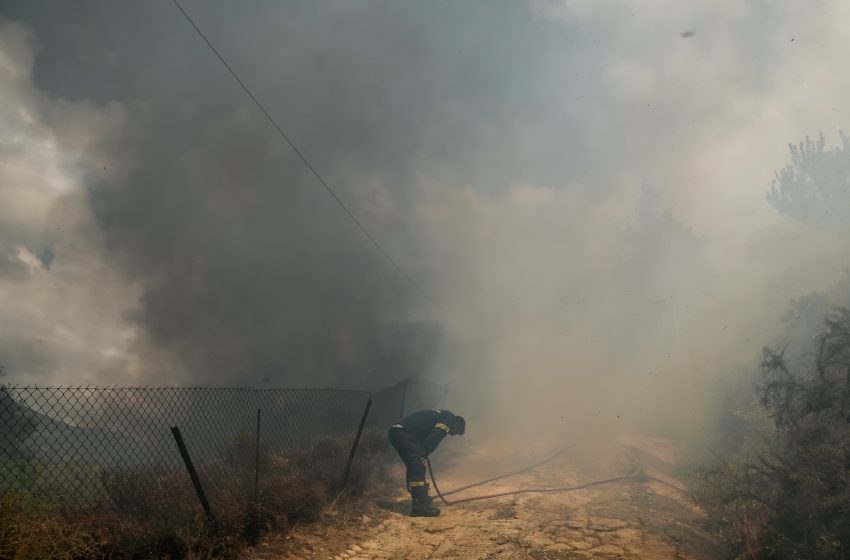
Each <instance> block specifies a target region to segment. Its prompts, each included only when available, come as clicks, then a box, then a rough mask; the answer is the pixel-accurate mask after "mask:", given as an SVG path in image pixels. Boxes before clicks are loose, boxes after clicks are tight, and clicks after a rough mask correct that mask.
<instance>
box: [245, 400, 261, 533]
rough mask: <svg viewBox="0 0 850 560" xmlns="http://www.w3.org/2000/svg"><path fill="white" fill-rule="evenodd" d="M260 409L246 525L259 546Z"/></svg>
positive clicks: (258, 410)
mask: <svg viewBox="0 0 850 560" xmlns="http://www.w3.org/2000/svg"><path fill="white" fill-rule="evenodd" d="M259 502H260V409H259V408H257V439H256V442H255V447H254V499H253V501H252V502H251V507H250V510H249V512H248V523H247V526H246V530H247V536H248V539H249V540H250V542H251V546H257V539H258V538H259V536H260V522H259V515H260V514H259V508H260V503H259Z"/></svg>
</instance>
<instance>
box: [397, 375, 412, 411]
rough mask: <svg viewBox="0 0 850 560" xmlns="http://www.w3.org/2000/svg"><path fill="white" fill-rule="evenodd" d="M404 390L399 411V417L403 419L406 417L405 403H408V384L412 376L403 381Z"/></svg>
mask: <svg viewBox="0 0 850 560" xmlns="http://www.w3.org/2000/svg"><path fill="white" fill-rule="evenodd" d="M403 383H404V390H403V391H402V393H401V408H400V409H399V411H398V419H399V420H401V419H402V418H404V405H405V404H406V403H407V384H408V383H410V378H407V379H405V380H404V381H403Z"/></svg>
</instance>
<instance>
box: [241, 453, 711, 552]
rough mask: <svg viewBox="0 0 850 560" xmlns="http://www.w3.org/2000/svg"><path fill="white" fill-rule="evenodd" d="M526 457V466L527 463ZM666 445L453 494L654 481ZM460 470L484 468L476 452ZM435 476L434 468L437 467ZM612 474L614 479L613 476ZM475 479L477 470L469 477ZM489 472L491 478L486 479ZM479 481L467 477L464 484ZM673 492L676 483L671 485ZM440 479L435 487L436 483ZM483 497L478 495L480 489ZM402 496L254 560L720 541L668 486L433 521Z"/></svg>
mask: <svg viewBox="0 0 850 560" xmlns="http://www.w3.org/2000/svg"><path fill="white" fill-rule="evenodd" d="M531 459H533V458H527V459H526V462H527V463H528V462H533V461H532V460H531ZM672 461H673V452H672V449H671V446H669V445H668V444H666V443H665V442H658V441H651V440H645V439H644V440H631V441H619V442H618V443H617V444H615V445H613V446H612V445H609V446H606V447H604V448H602V447H596V448H592V449H587V447H586V446H585V449H584V450H582V451H581V452H580V453H578V452H576V453H568V454H565V455H564V456H563V457H560V458H558V459H556V460H554V461H552V462H550V463H547V464H546V465H545V466H543V467H539V468H537V469H534V470H532V471H530V472H528V473H525V474H523V475H520V476H516V477H512V478H510V479H506V480H503V481H499V482H496V483H492V484H489V485H487V486H486V487H484V488H483V489H474V490H469V491H467V492H465V493H463V494H460V495H461V496H467V495H475V494H482V493H491V492H500V491H509V490H515V489H519V488H541V487H555V486H563V485H565V484H580V483H584V482H589V481H591V480H597V479H601V478H607V477H610V476H617V474H622V473H623V472H624V471H626V470H628V469H629V468H632V466H633V465H634V464H635V463H640V464H641V465H642V466H644V467H646V468H647V469H649V471H650V472H652V473H653V474H656V475H658V476H661V477H665V475H664V474H662V473H669V472H670V470H671V467H672ZM464 463H467V464H468V465H477V466H478V469H476V470H480V468H481V465H485V466H487V465H492V464H493V463H492V457H491V456H489V455H488V454H487V453H485V451H483V450H479V451H477V452H472V453H469V454H467V455H466V457H465V459H464ZM435 468H436V469H437V473H438V475H439V474H441V469H440V467H438V466H436V465H435ZM471 471H472V468H471V467H470V468H464V465H463V464H455V465H451V466H450V467H449V468H447V469H446V471H445V473H444V474H445V476H444V477H442V478H443V479H444V482H443V484H444V485H445V488H443V489H444V490H449V489H450V488H451V487H452V486H454V487H457V486H460V485H461V484H464V483H466V482H467V480H462V479H458V478H456V477H453V476H452V475H453V474H454V473H460V472H464V473H469V472H471ZM618 471H619V472H618ZM476 474H479V473H476ZM491 474H492V473H491ZM480 478H482V477H481V476H470V477H469V481H472V480H473V479H480ZM665 479H666V480H669V482H670V483H672V484H673V485H676V484H677V481H675V479H672V478H669V475H668V477H667V478H665ZM438 482H439V480H438ZM485 490H486V491H485ZM408 509H409V502H408V500H407V498H406V496H404V495H403V494H402V493H399V494H398V495H397V496H394V497H392V498H391V499H389V500H382V499H372V500H368V501H366V502H365V505H364V509H363V510H361V511H358V512H357V514H356V515H354V516H350V517H349V518H347V519H345V520H342V521H340V522H339V523H336V524H331V525H330V526H327V527H324V528H322V529H307V530H304V531H296V532H295V533H293V534H292V535H290V536H289V537H288V546H286V548H287V549H288V551H287V552H277V551H276V550H275V549H277V550H280V549H279V548H278V547H276V546H275V545H274V544H271V545H268V546H267V547H266V550H265V551H263V550H261V549H259V550H258V552H257V553H256V554H255V555H254V556H250V557H252V558H286V559H295V558H328V559H334V560H336V559H346V560H378V559H411V560H425V559H437V558H445V559H464V560H472V559H481V560H485V559H488V560H489V559H499V558H529V559H535V560H543V559H576V558H644V559H649V560H655V559H658V560H662V559H663V560H672V559H683V560H684V559H688V560H709V559H713V558H720V557H721V552H720V549H719V546H718V544H717V543H716V541H715V540H714V539H713V537H712V536H711V535H708V534H706V533H705V532H703V531H702V530H701V529H699V523H700V520H701V514H700V512H699V511H698V510H697V509H696V508H694V507H693V505H692V504H691V503H690V502H689V501H688V500H687V499H686V498H685V497H684V495H683V494H682V493H681V492H679V491H677V490H675V489H674V488H672V487H670V486H668V485H665V484H660V483H658V482H649V483H644V484H635V483H629V484H611V485H607V486H601V487H596V488H591V489H586V490H581V491H576V492H571V493H564V494H526V495H520V496H516V497H505V498H498V499H491V500H485V501H479V502H471V503H466V504H459V505H456V506H452V507H447V508H444V509H443V515H441V516H440V517H438V518H430V519H426V518H410V517H408V516H407V515H406V513H407V511H408Z"/></svg>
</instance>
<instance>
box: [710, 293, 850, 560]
mask: <svg viewBox="0 0 850 560" xmlns="http://www.w3.org/2000/svg"><path fill="white" fill-rule="evenodd" d="M761 368H762V375H763V378H762V384H761V385H760V386H759V388H758V391H759V403H760V405H761V407H762V410H761V412H762V413H763V414H764V415H766V417H767V418H769V419H770V420H771V426H770V429H769V430H768V431H762V433H760V434H758V436H757V437H753V438H749V439H747V440H746V443H744V444H742V445H741V446H740V448H739V449H738V450H737V452H736V454H735V455H734V456H733V457H731V458H724V459H722V460H720V461H719V462H718V463H717V464H715V465H714V466H712V467H711V468H703V469H699V470H697V471H696V472H695V476H694V494H695V497H696V498H697V501H698V502H699V503H700V504H701V505H702V506H703V507H704V508H705V509H706V510H707V512H708V513H709V520H710V523H711V524H712V525H713V526H714V528H715V529H716V530H718V531H719V532H721V533H722V534H723V535H724V536H725V537H726V540H727V542H728V543H729V546H730V548H731V550H732V551H733V552H736V553H742V556H740V557H744V558H753V559H754V558H775V559H809V560H837V559H839V558H847V557H848V555H850V310H848V309H844V308H842V309H838V310H836V311H835V312H834V313H833V314H832V315H831V316H830V317H829V318H828V319H827V320H826V322H825V325H824V327H823V330H822V332H821V333H820V334H819V335H818V336H817V338H816V340H815V344H814V346H813V349H812V351H810V352H806V353H803V354H801V355H799V356H796V357H791V356H787V355H786V348H785V347H780V348H777V349H768V348H765V349H764V350H763V357H762V362H761ZM742 551H743V552H742Z"/></svg>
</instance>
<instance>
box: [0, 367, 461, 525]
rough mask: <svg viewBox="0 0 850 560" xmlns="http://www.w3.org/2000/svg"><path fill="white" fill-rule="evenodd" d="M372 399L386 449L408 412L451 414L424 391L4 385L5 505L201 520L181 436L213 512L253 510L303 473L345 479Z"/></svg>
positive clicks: (0, 448) (410, 386) (435, 390)
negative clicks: (26, 499)
mask: <svg viewBox="0 0 850 560" xmlns="http://www.w3.org/2000/svg"><path fill="white" fill-rule="evenodd" d="M370 398H372V400H373V402H372V403H371V404H372V406H371V412H370V413H369V415H368V417H367V420H368V423H367V428H373V429H372V432H373V433H374V434H375V435H374V437H376V438H381V437H384V431H385V429H386V427H388V426H389V425H391V424H392V423H393V422H396V421H398V419H399V418H400V417H401V416H402V414H403V413H404V412H409V411H412V410H413V409H415V408H433V407H437V406H442V402H443V400H444V398H445V392H444V390H443V388H442V387H441V386H439V385H437V384H434V383H431V382H425V381H421V380H406V381H404V382H402V383H400V384H398V385H396V386H394V387H390V388H387V389H382V390H380V391H377V392H375V393H374V395H370V394H369V393H367V392H361V391H345V390H333V389H272V390H253V389H232V388H226V389H225V388H148V387H133V388H88V387H86V388H82V387H49V388H40V387H39V388H36V387H3V386H0V496H2V495H7V494H19V495H26V496H30V497H35V498H37V499H42V500H47V501H49V502H50V503H51V507H58V508H59V509H60V510H62V511H66V512H67V511H71V512H73V511H93V510H98V509H102V508H103V506H104V505H111V506H114V507H117V508H119V509H120V510H121V511H124V512H127V511H129V512H136V513H139V514H156V512H157V511H159V510H161V509H162V508H174V507H183V508H187V509H194V510H197V508H198V501H197V498H196V497H195V496H193V492H192V490H191V488H192V487H191V485H190V484H189V478H188V476H187V465H186V464H185V463H184V461H183V459H182V458H181V455H180V453H179V452H178V446H177V443H176V441H175V435H174V434H173V433H172V430H171V427H172V426H176V427H177V428H179V431H180V434H181V435H182V439H183V441H184V442H185V445H186V448H187V451H188V454H189V456H190V458H191V461H192V463H193V464H194V467H195V468H196V470H197V473H198V478H199V480H200V482H201V485H202V487H203V488H204V489H205V490H206V493H207V494H208V496H209V502H210V505H211V506H212V509H213V511H215V510H217V509H220V508H224V507H226V504H227V503H230V502H240V503H245V501H246V500H250V497H251V496H252V495H253V494H255V493H256V492H257V491H258V488H257V483H258V478H260V486H262V480H263V479H265V478H267V475H270V474H274V481H275V484H280V483H281V481H284V482H285V481H286V480H291V481H293V483H298V482H297V481H299V480H301V479H300V478H299V473H304V472H310V473H313V475H315V473H321V474H322V476H324V477H326V478H330V477H341V476H342V474H343V471H344V469H345V465H346V461H347V460H348V459H349V457H350V456H351V453H353V451H352V445H353V444H354V441H355V435H356V434H357V433H358V427H359V426H360V423H361V421H362V420H363V418H364V412H366V409H367V403H369V402H370ZM367 431H368V430H367ZM261 473H262V475H263V476H262V477H261V476H260V474H261ZM302 478H303V477H302ZM171 502H174V503H173V504H171Z"/></svg>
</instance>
